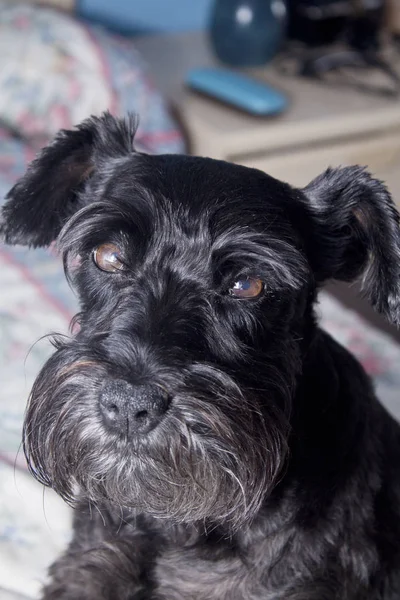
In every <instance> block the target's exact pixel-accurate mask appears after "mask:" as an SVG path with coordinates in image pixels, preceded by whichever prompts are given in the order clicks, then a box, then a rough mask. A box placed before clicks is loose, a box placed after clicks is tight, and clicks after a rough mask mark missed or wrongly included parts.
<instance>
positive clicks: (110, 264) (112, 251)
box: [93, 243, 125, 273]
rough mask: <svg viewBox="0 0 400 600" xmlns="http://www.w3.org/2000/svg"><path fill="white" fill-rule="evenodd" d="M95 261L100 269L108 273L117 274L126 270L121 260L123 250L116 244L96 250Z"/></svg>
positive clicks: (108, 244) (99, 247) (105, 245)
mask: <svg viewBox="0 0 400 600" xmlns="http://www.w3.org/2000/svg"><path fill="white" fill-rule="evenodd" d="M93 260H94V263H95V265H96V266H97V267H99V269H101V270H102V271H107V272H108V273H116V272H117V271H122V270H123V269H125V265H124V263H123V262H122V258H121V250H120V249H119V248H118V246H116V245H115V244H111V243H107V244H102V245H101V246H98V247H97V248H95V249H94V251H93Z"/></svg>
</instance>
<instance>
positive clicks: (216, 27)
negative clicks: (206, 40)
mask: <svg viewBox="0 0 400 600" xmlns="http://www.w3.org/2000/svg"><path fill="white" fill-rule="evenodd" d="M285 1H286V0H214V6H213V9H212V12H211V19H210V25H209V28H210V38H211V43H212V46H213V48H214V51H215V53H216V55H217V57H218V58H219V59H220V60H221V61H222V62H223V63H226V64H228V65H232V66H236V67H255V66H260V65H264V64H265V63H267V62H268V61H270V60H271V59H272V58H273V57H274V56H275V55H276V54H277V52H278V51H279V50H280V48H281V45H282V42H283V39H284V37H285V32H286V4H285Z"/></svg>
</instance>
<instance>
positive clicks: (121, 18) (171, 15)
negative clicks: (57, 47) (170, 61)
mask: <svg viewBox="0 0 400 600" xmlns="http://www.w3.org/2000/svg"><path fill="white" fill-rule="evenodd" d="M211 2H212V0H134V1H133V0H77V12H78V14H79V15H80V16H81V17H83V18H84V19H86V20H88V21H95V22H98V23H102V24H103V25H107V26H108V27H110V28H112V29H115V30H118V31H120V32H122V33H156V32H165V33H168V32H178V31H188V30H199V29H205V28H206V27H207V20H208V16H209V13H210V7H211Z"/></svg>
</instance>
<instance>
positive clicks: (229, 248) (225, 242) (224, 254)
mask: <svg viewBox="0 0 400 600" xmlns="http://www.w3.org/2000/svg"><path fill="white" fill-rule="evenodd" d="M212 255H213V264H214V268H215V269H216V270H219V271H223V270H224V269H226V268H229V270H230V271H232V270H235V271H240V270H243V271H245V270H248V269H249V268H250V269H251V268H256V269H258V270H259V271H261V272H262V273H265V274H268V276H269V277H273V279H274V280H276V284H277V285H278V287H282V286H285V287H286V286H289V287H293V288H296V289H298V288H300V287H301V286H302V284H303V283H304V281H306V279H307V277H308V274H309V268H308V264H307V261H306V259H305V257H304V256H303V254H302V253H301V252H300V251H299V250H298V249H297V248H295V247H294V246H293V245H292V244H290V243H289V242H286V241H285V240H282V239H279V238H274V237H271V236H268V237H267V238H266V236H264V235H262V234H259V233H257V232H252V233H249V232H241V233H240V232H236V235H234V236H232V235H224V236H221V237H220V238H219V239H217V240H215V243H214V244H213V247H212ZM260 274H261V273H260Z"/></svg>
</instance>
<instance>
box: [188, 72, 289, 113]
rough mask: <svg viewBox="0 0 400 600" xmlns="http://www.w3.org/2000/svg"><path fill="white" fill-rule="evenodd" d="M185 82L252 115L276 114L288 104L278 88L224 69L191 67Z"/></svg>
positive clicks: (198, 90)
mask: <svg viewBox="0 0 400 600" xmlns="http://www.w3.org/2000/svg"><path fill="white" fill-rule="evenodd" d="M186 84H187V85H188V86H189V87H190V88H192V89H193V90H196V91H197V92H201V93H203V94H207V96H211V97H213V98H216V99H217V100H221V101H222V102H226V103H228V104H231V105H232V106H234V107H236V108H239V109H241V110H244V111H246V112H248V113H251V114H253V115H258V116H266V115H274V114H278V113H281V112H282V111H283V110H285V109H286V108H287V106H288V99H287V97H286V96H285V95H284V94H283V93H281V92H279V91H278V90H276V89H274V88H272V87H270V86H269V85H266V84H264V83H261V82H258V81H256V80H254V79H251V78H250V77H247V76H245V75H241V74H240V73H235V72H234V71H229V70H225V69H208V68H204V69H193V70H192V71H189V73H188V75H187V77H186Z"/></svg>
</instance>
